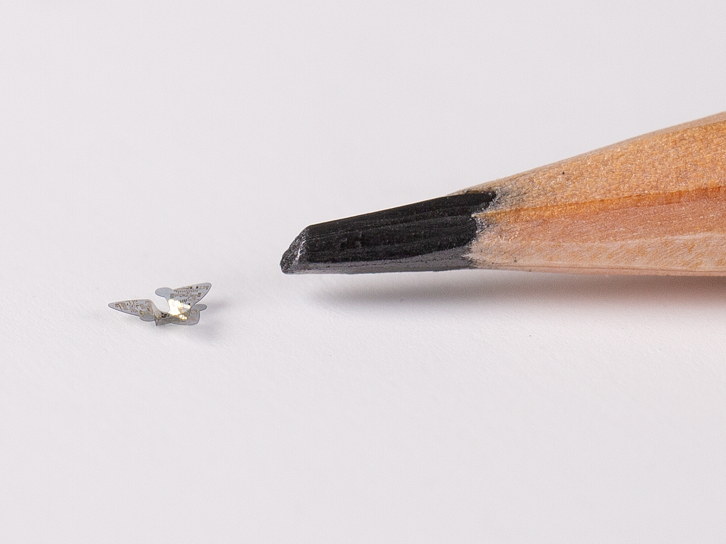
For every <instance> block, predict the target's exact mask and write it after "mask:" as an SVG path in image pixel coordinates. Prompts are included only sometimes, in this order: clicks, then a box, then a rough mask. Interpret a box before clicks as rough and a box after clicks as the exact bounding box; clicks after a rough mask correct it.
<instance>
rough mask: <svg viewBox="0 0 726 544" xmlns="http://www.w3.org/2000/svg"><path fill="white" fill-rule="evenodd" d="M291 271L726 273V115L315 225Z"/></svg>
mask: <svg viewBox="0 0 726 544" xmlns="http://www.w3.org/2000/svg"><path fill="white" fill-rule="evenodd" d="M280 264H281V267H282V270H283V272H285V273H288V274H293V273H308V272H328V273H372V272H404V271H424V270H428V271H438V270H454V269H459V268H491V269H510V270H539V271H551V272H580V273H606V274H671V275H726V113H722V114H718V115H715V116H712V117H708V118H705V119H701V120H698V121H694V122H692V123H687V124H685V125H679V126H676V127H672V128H669V129H665V130H661V131H658V132H654V133H651V134H646V135H644V136H640V137H638V138H633V139H631V140H627V141H625V142H621V143H618V144H614V145H611V146H609V147H605V148H602V149H599V150H596V151H592V152H590V153H586V154H584V155H579V156H577V157H573V158H571V159H567V160H564V161H561V162H558V163H554V164H551V165H547V166H543V167H540V168H537V169H535V170H531V171H529V172H524V173H522V174H518V175H515V176H511V177H508V178H504V179H501V180H497V181H493V182H489V183H485V184H483V185H479V186H476V187H472V188H470V189H467V190H465V191H462V192H461V193H459V194H456V195H452V196H447V197H442V198H437V199H433V200H428V201H425V202H420V203H417V204H411V205H408V206H402V207H399V208H393V209H390V210H383V211H380V212H374V213H370V214H366V215H359V216H356V217H350V218H347V219H339V220H337V221H330V222H328V223H320V224H317V225H312V226H310V227H308V228H306V229H305V230H304V231H303V232H302V233H301V234H300V235H299V236H298V237H297V238H296V239H295V241H294V242H293V243H292V245H291V246H290V248H289V249H288V250H287V252H285V254H284V255H283V258H282V262H281V263H280Z"/></svg>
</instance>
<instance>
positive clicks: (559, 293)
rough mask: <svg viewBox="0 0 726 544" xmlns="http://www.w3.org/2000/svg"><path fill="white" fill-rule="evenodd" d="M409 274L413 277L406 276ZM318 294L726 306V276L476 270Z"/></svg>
mask: <svg viewBox="0 0 726 544" xmlns="http://www.w3.org/2000/svg"><path fill="white" fill-rule="evenodd" d="M406 276H409V277H408V278H406ZM319 296H320V297H321V298H322V299H323V300H324V301H326V302H328V303H332V304H346V305H347V304H355V305H368V304H371V305H376V306H381V305H386V304H391V305H394V304H395V305H397V306H400V305H401V304H402V303H403V304H405V305H431V304H438V305H447V306H452V305H456V306H467V305H481V304H482V303H484V302H490V303H493V302H507V303H520V302H522V303H524V302H526V303H531V302H535V303H543V304H546V303H555V302H557V303H572V304H574V305H579V304H598V303H600V304H616V303H619V304H624V305H629V304H638V305H644V304H654V305H655V304H657V305H659V306H663V305H669V306H670V305H673V306H686V307H698V306H700V307H702V306H717V307H726V277H684V276H679V277H675V276H597V275H592V276H591V275H574V274H533V273H524V272H487V271H472V272H465V273H450V274H431V275H428V277H426V278H413V279H412V278H411V276H410V275H408V274H405V275H404V274H401V275H399V276H398V277H390V279H389V280H388V281H384V282H380V283H379V282H366V283H365V284H364V285H362V286H355V287H353V288H352V289H347V290H342V289H338V290H334V291H333V290H330V289H329V290H328V291H326V292H325V293H320V294H319Z"/></svg>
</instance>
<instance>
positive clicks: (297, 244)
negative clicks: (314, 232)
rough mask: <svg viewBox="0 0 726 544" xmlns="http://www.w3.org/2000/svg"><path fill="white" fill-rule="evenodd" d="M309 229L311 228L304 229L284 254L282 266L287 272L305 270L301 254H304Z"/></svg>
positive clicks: (292, 272)
mask: <svg viewBox="0 0 726 544" xmlns="http://www.w3.org/2000/svg"><path fill="white" fill-rule="evenodd" d="M308 230H309V228H306V229H305V230H303V231H302V232H301V233H300V234H299V235H298V236H297V238H295V240H293V242H292V244H290V247H289V248H288V249H287V251H286V252H285V253H284V254H283V255H282V260H281V261H280V268H281V269H282V271H283V272H284V273H285V274H295V273H298V272H303V271H304V270H305V267H304V265H303V264H302V263H301V256H303V254H304V250H305V240H306V238H307V234H308Z"/></svg>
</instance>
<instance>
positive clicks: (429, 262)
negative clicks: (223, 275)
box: [280, 192, 495, 274]
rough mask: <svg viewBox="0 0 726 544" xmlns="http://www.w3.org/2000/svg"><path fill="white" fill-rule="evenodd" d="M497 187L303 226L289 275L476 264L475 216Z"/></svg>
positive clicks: (289, 257) (287, 260) (286, 268)
mask: <svg viewBox="0 0 726 544" xmlns="http://www.w3.org/2000/svg"><path fill="white" fill-rule="evenodd" d="M494 197H495V194H494V193H493V192H485V193H466V194H461V195H454V196H446V197H443V198H436V199H433V200H427V201H424V202H418V203H416V204H410V205H408V206H401V207H399V208H392V209H390V210H383V211H380V212H374V213H369V214H365V215H358V216H355V217H349V218H346V219H339V220H337V221H330V222H328V223H319V224H317V225H311V226H309V227H307V228H306V229H305V230H303V231H302V232H301V233H300V234H299V235H298V237H297V238H295V240H294V241H293V243H292V244H291V245H290V248H289V249H288V250H287V251H286V252H285V254H284V255H283V256H282V261H281V262H280V267H281V268H282V271H283V272H284V273H285V274H299V273H315V272H317V273H339V274H340V273H342V274H360V273H372V272H413V271H434V270H455V269H459V268H470V267H471V263H470V262H469V260H468V259H467V257H466V254H467V252H468V248H469V245H470V244H471V242H472V241H473V240H474V238H475V237H476V235H477V232H478V225H477V222H476V220H475V219H474V217H473V215H474V214H475V213H477V212H479V211H481V210H483V209H485V208H486V207H487V206H489V204H490V203H491V202H492V200H494Z"/></svg>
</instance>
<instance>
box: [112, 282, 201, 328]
mask: <svg viewBox="0 0 726 544" xmlns="http://www.w3.org/2000/svg"><path fill="white" fill-rule="evenodd" d="M211 288H212V284H211V283H195V284H194V285H188V286H186V287H178V288H176V289H169V288H168V287H159V288H158V289H157V290H156V294H157V295H159V296H160V297H164V298H165V299H166V301H167V302H168V303H169V311H167V312H162V311H161V310H159V308H157V307H156V305H155V304H154V302H153V301H151V300H149V299H136V300H122V301H120V302H112V303H110V304H109V305H108V307H109V308H113V309H114V310H118V311H119V312H123V313H125V314H130V315H135V316H138V317H140V318H141V321H154V322H156V324H157V325H166V324H167V323H173V324H174V325H196V324H197V323H199V312H201V311H202V310H206V308H207V306H206V305H205V304H197V303H198V302H199V301H200V300H202V299H203V298H204V295H206V294H207V293H208V292H209V290H210V289H211Z"/></svg>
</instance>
